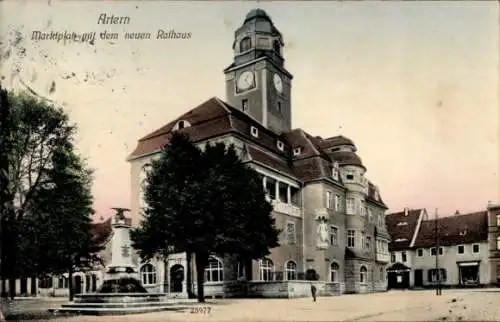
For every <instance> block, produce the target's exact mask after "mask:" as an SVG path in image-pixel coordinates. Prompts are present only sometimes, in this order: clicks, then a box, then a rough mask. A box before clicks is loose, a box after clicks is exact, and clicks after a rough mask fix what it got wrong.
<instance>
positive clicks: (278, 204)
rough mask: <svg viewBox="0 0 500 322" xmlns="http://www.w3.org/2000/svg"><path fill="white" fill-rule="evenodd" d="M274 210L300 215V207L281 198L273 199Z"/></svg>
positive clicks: (295, 215)
mask: <svg viewBox="0 0 500 322" xmlns="http://www.w3.org/2000/svg"><path fill="white" fill-rule="evenodd" d="M271 204H272V205H273V208H274V211H275V212H279V213H282V214H287V215H290V216H294V217H300V207H299V206H296V205H294V204H291V203H286V202H282V201H280V200H271Z"/></svg>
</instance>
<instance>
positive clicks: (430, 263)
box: [413, 242, 490, 285]
mask: <svg viewBox="0 0 500 322" xmlns="http://www.w3.org/2000/svg"><path fill="white" fill-rule="evenodd" d="M477 244H479V253H473V252H472V245H473V244H465V245H464V253H463V254H459V253H458V245H455V246H446V247H443V255H439V256H438V262H439V263H438V264H439V267H440V268H444V269H446V282H444V283H443V284H448V285H457V284H459V270H458V262H466V261H480V262H479V282H480V283H481V284H487V283H489V279H490V271H489V264H488V263H489V259H488V256H489V250H488V243H487V242H482V243H477ZM417 254H418V250H416V251H415V256H414V265H413V269H423V270H424V272H423V281H424V285H425V284H429V283H428V282H427V271H428V270H429V269H433V268H436V256H431V252H430V248H424V249H423V256H421V257H420V256H418V255H417Z"/></svg>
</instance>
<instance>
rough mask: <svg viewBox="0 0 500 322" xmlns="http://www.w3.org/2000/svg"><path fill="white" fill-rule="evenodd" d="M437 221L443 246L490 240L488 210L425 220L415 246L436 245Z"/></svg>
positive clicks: (440, 241) (440, 242)
mask: <svg viewBox="0 0 500 322" xmlns="http://www.w3.org/2000/svg"><path fill="white" fill-rule="evenodd" d="M436 221H437V226H438V229H439V244H440V245H441V246H453V245H460V244H470V243H478V242H483V241H487V240H488V213H487V211H479V212H474V213H469V214H464V215H460V214H457V215H452V216H447V217H441V218H438V219H431V220H426V221H423V222H422V224H421V225H420V229H419V232H418V235H417V239H416V241H415V245H414V246H415V248H425V247H432V246H435V245H436V233H435V229H436Z"/></svg>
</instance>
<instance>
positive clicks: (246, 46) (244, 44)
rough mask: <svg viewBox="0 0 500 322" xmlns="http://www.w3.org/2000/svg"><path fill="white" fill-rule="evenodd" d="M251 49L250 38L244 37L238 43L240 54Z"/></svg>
mask: <svg viewBox="0 0 500 322" xmlns="http://www.w3.org/2000/svg"><path fill="white" fill-rule="evenodd" d="M250 48H252V39H250V37H245V38H243V39H242V40H241V42H240V52H244V51H247V50H250Z"/></svg>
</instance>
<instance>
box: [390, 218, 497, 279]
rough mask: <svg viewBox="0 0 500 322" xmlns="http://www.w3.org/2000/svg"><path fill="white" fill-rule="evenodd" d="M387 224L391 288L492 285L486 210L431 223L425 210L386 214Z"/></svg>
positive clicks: (435, 220)
mask: <svg viewBox="0 0 500 322" xmlns="http://www.w3.org/2000/svg"><path fill="white" fill-rule="evenodd" d="M405 213H406V216H405ZM402 214H403V215H402ZM417 214H418V215H417ZM387 223H388V229H389V232H390V234H391V236H392V242H391V244H390V247H389V248H390V251H391V263H392V265H391V266H390V267H389V268H388V274H389V277H388V279H389V288H413V287H414V288H425V287H435V286H436V284H437V283H438V282H439V283H440V284H441V285H443V286H445V287H467V286H484V285H489V284H491V264H490V258H489V256H490V244H491V241H490V238H489V236H488V212H487V211H480V212H475V213H468V214H459V213H458V212H457V213H456V214H454V215H452V216H446V217H439V218H437V219H436V218H432V219H429V218H428V215H427V212H426V211H425V209H422V210H405V211H404V212H402V213H395V214H389V215H387ZM404 236H406V237H404ZM410 236H413V237H412V239H411V241H409V242H407V241H406V240H405V239H407V240H409V237H410ZM398 241H399V242H398Z"/></svg>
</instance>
